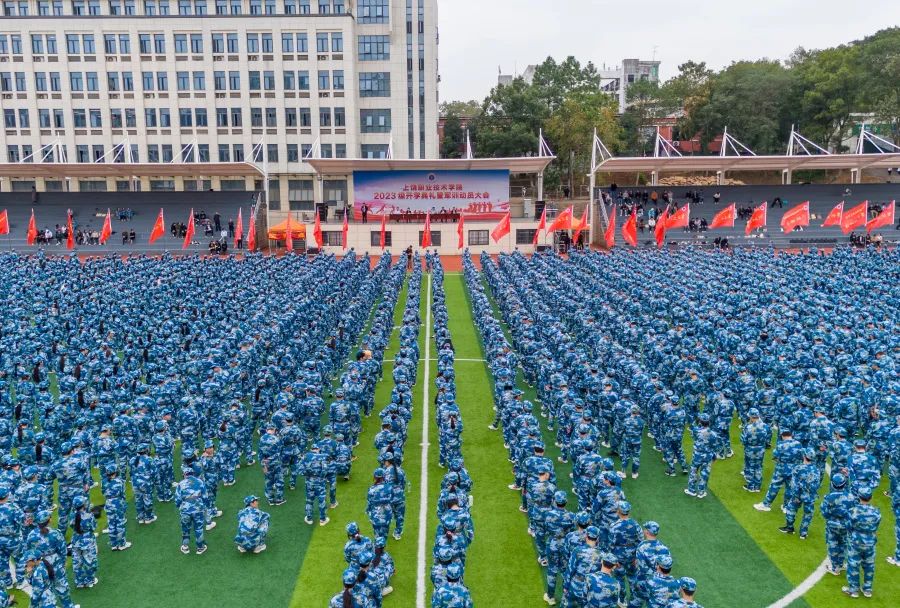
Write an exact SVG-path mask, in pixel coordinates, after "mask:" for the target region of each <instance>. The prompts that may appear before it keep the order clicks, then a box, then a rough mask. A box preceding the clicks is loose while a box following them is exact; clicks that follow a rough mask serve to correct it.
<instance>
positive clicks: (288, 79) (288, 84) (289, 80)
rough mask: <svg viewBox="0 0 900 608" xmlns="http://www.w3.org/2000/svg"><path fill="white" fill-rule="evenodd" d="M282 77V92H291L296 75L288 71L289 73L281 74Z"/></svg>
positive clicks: (295, 81)
mask: <svg viewBox="0 0 900 608" xmlns="http://www.w3.org/2000/svg"><path fill="white" fill-rule="evenodd" d="M283 76H284V90H285V91H293V90H294V86H295V85H296V83H297V78H296V75H295V74H294V72H293V71H290V72H285V73H284V74H283Z"/></svg>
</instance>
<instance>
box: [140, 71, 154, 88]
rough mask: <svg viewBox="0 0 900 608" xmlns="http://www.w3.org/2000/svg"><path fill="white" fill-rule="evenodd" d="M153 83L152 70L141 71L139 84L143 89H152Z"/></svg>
mask: <svg viewBox="0 0 900 608" xmlns="http://www.w3.org/2000/svg"><path fill="white" fill-rule="evenodd" d="M154 83H155V81H154V80H153V72H141V86H142V87H143V89H144V90H145V91H152V90H153V87H154Z"/></svg>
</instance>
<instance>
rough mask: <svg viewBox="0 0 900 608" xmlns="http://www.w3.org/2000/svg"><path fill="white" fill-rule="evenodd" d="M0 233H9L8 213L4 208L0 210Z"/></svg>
mask: <svg viewBox="0 0 900 608" xmlns="http://www.w3.org/2000/svg"><path fill="white" fill-rule="evenodd" d="M0 234H9V214H8V213H7V212H6V209H4V210H3V211H0Z"/></svg>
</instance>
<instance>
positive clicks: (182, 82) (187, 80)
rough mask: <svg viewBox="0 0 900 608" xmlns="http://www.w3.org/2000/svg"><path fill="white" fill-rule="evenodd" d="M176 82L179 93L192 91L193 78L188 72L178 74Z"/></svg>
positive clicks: (176, 74)
mask: <svg viewBox="0 0 900 608" xmlns="http://www.w3.org/2000/svg"><path fill="white" fill-rule="evenodd" d="M175 81H176V83H177V87H178V90H179V91H190V90H191V77H190V75H189V74H188V73H187V72H176V73H175Z"/></svg>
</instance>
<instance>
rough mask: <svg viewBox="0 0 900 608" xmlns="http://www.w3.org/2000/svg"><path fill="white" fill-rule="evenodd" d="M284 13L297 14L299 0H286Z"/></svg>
mask: <svg viewBox="0 0 900 608" xmlns="http://www.w3.org/2000/svg"><path fill="white" fill-rule="evenodd" d="M284 14H285V15H296V14H297V0H284Z"/></svg>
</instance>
